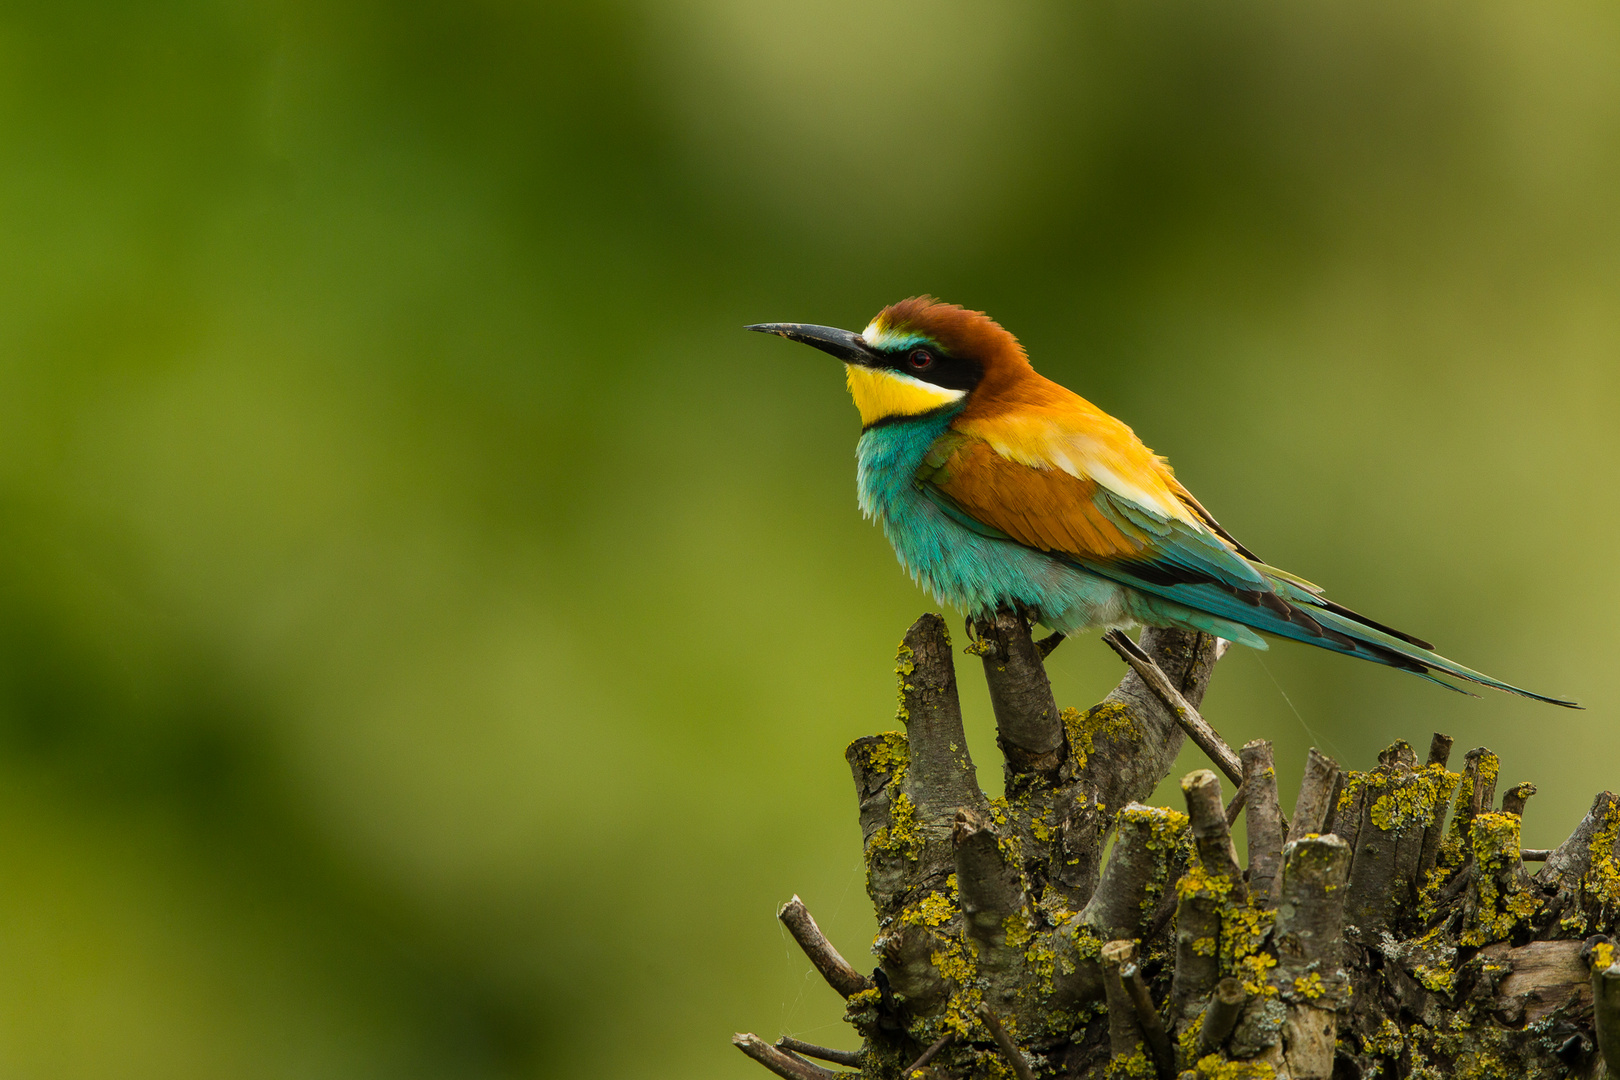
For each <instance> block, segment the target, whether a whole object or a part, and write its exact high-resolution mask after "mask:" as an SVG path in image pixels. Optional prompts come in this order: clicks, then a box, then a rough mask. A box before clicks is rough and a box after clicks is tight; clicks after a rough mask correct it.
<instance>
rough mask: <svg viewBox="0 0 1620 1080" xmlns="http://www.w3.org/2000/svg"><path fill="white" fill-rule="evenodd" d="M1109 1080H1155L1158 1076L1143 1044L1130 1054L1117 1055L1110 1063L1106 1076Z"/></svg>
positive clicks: (1139, 1044)
mask: <svg viewBox="0 0 1620 1080" xmlns="http://www.w3.org/2000/svg"><path fill="white" fill-rule="evenodd" d="M1105 1075H1106V1076H1108V1077H1109V1080H1153V1077H1154V1076H1155V1075H1156V1073H1155V1072H1154V1069H1153V1062H1151V1061H1149V1060H1148V1056H1147V1050H1146V1049H1144V1048H1143V1046H1142V1044H1141V1043H1137V1044H1136V1049H1135V1050H1132V1051H1131V1052H1130V1053H1129V1054H1117V1055H1115V1056H1114V1058H1113V1059H1112V1060H1111V1061H1109V1063H1108V1072H1107V1073H1106V1074H1105Z"/></svg>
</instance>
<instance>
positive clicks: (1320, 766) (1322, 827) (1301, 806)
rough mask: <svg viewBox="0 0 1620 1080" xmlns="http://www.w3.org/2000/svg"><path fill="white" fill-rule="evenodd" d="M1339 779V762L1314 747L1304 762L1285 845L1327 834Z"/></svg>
mask: <svg viewBox="0 0 1620 1080" xmlns="http://www.w3.org/2000/svg"><path fill="white" fill-rule="evenodd" d="M1338 778H1339V763H1338V762H1336V761H1334V760H1333V759H1332V758H1330V757H1328V756H1327V755H1326V754H1324V753H1322V752H1321V751H1320V750H1318V749H1317V748H1316V747H1314V746H1313V747H1311V752H1310V754H1309V755H1308V756H1307V757H1306V759H1305V772H1304V774H1303V775H1302V776H1301V777H1300V781H1299V797H1298V798H1297V799H1295V800H1294V816H1293V818H1292V819H1291V820H1290V821H1289V823H1288V835H1287V836H1286V837H1284V840H1283V842H1284V843H1292V842H1294V841H1295V840H1303V839H1304V838H1305V837H1306V836H1308V835H1310V834H1311V833H1321V832H1326V831H1327V829H1326V824H1325V823H1326V821H1327V818H1328V813H1329V811H1330V810H1331V809H1332V805H1333V804H1332V799H1333V794H1334V785H1335V783H1336V782H1337V780H1338Z"/></svg>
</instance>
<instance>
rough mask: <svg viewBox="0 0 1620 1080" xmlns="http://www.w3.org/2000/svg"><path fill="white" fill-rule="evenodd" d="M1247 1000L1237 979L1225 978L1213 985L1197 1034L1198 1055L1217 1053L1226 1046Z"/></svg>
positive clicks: (1245, 993)
mask: <svg viewBox="0 0 1620 1080" xmlns="http://www.w3.org/2000/svg"><path fill="white" fill-rule="evenodd" d="M1248 1000H1249V992H1248V991H1247V990H1245V989H1244V988H1243V984H1242V983H1241V982H1239V981H1238V980H1237V979H1233V978H1230V977H1228V978H1225V979H1222V980H1221V981H1220V982H1218V983H1216V984H1215V992H1214V994H1212V995H1211V996H1210V1000H1209V1007H1208V1008H1206V1009H1205V1010H1204V1022H1203V1025H1202V1026H1201V1027H1200V1028H1199V1032H1198V1046H1199V1051H1198V1052H1199V1055H1200V1056H1203V1055H1205V1054H1213V1053H1216V1052H1218V1051H1219V1050H1220V1049H1221V1047H1222V1046H1224V1045H1225V1044H1226V1039H1227V1036H1229V1035H1231V1034H1232V1029H1233V1028H1235V1027H1237V1022H1238V1017H1239V1016H1241V1015H1242V1014H1243V1006H1244V1005H1245V1004H1247V1002H1248Z"/></svg>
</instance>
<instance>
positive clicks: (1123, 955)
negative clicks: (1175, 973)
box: [1101, 941, 1146, 1062]
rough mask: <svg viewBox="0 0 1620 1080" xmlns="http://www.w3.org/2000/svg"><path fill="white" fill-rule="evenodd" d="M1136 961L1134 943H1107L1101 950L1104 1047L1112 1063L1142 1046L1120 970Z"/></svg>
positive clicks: (1137, 1024)
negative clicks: (1105, 1027)
mask: <svg viewBox="0 0 1620 1080" xmlns="http://www.w3.org/2000/svg"><path fill="white" fill-rule="evenodd" d="M1135 958H1136V942H1134V941H1110V942H1108V943H1107V944H1106V945H1104V946H1103V947H1102V957H1101V959H1102V969H1103V991H1104V993H1105V994H1106V995H1107V997H1106V1000H1107V1002H1108V1048H1109V1054H1110V1056H1112V1058H1113V1059H1114V1060H1115V1061H1116V1062H1123V1061H1124V1060H1125V1059H1126V1058H1130V1057H1132V1056H1134V1055H1135V1054H1136V1053H1137V1051H1138V1050H1140V1049H1143V1048H1144V1047H1145V1045H1146V1038H1145V1037H1144V1035H1143V1032H1142V1025H1141V1023H1140V1022H1139V1021H1138V1020H1137V1015H1136V1006H1135V1005H1134V1004H1133V1003H1132V1001H1131V998H1130V995H1129V994H1128V993H1127V992H1126V990H1125V980H1124V978H1123V977H1122V976H1121V974H1120V970H1121V968H1123V967H1124V965H1125V964H1127V963H1130V962H1131V961H1132V960H1134V959H1135Z"/></svg>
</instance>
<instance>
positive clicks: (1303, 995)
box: [1271, 835, 1351, 1080]
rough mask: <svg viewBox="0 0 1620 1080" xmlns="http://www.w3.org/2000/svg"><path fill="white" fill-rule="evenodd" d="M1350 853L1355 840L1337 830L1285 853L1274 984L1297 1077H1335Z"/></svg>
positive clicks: (1275, 938)
mask: <svg viewBox="0 0 1620 1080" xmlns="http://www.w3.org/2000/svg"><path fill="white" fill-rule="evenodd" d="M1350 856H1351V853H1350V848H1349V845H1348V844H1346V843H1345V842H1344V841H1342V840H1340V839H1339V838H1338V837H1336V836H1332V835H1329V836H1319V837H1317V838H1316V839H1314V840H1313V839H1309V838H1306V839H1303V840H1296V841H1294V842H1293V843H1291V844H1289V845H1288V847H1287V849H1286V850H1285V851H1284V853H1283V882H1282V896H1281V899H1280V900H1279V902H1278V904H1277V923H1276V926H1275V928H1274V929H1273V931H1272V939H1273V941H1274V942H1275V944H1276V949H1277V966H1276V967H1275V968H1274V969H1273V971H1272V979H1271V981H1272V985H1273V986H1275V987H1277V989H1278V990H1279V992H1280V993H1281V995H1282V997H1283V1000H1284V1001H1286V1002H1287V1003H1288V1004H1287V1019H1286V1020H1285V1021H1284V1025H1283V1056H1284V1058H1285V1059H1286V1061H1287V1065H1288V1072H1289V1075H1291V1076H1293V1077H1295V1078H1296V1080H1327V1078H1328V1077H1331V1076H1332V1075H1333V1054H1334V1045H1335V1039H1336V1034H1337V1023H1336V1021H1337V1017H1336V1013H1335V1006H1336V1005H1337V999H1338V997H1339V996H1340V992H1341V991H1340V988H1341V987H1342V986H1343V985H1344V983H1345V976H1344V973H1343V971H1342V970H1341V968H1340V954H1341V949H1342V942H1343V939H1344V914H1345V912H1344V899H1343V898H1344V883H1345V878H1346V877H1347V875H1348V874H1349V871H1350ZM1313 976H1314V981H1313Z"/></svg>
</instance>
